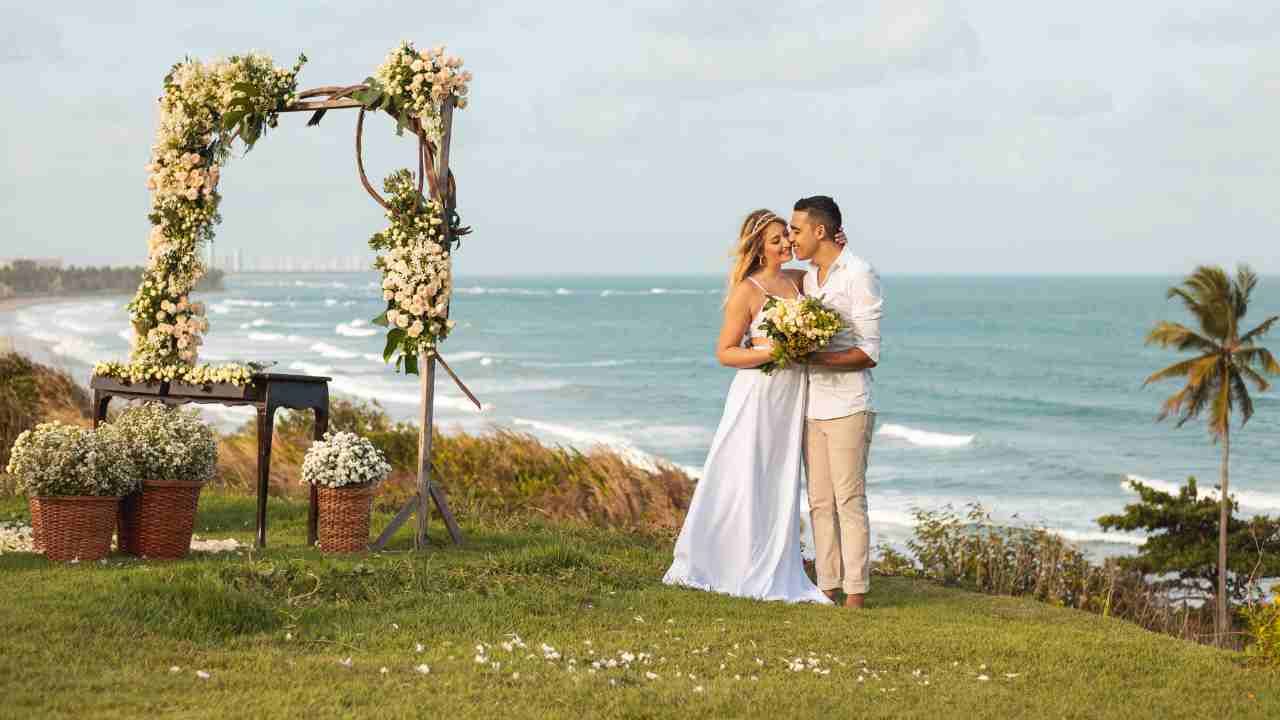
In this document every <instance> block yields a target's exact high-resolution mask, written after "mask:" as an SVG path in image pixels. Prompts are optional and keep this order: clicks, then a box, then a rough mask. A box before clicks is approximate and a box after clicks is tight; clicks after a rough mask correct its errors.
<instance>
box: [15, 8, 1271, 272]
mask: <svg viewBox="0 0 1280 720" xmlns="http://www.w3.org/2000/svg"><path fill="white" fill-rule="evenodd" d="M1277 37H1280V6H1277V5H1276V4H1275V3H1274V0H1272V1H1270V2H1267V1H1262V0H1242V1H1240V2H1196V3H1179V2H1168V1H1166V0H1158V1H1152V0H1130V1H1129V2H1123V3H1121V2H1115V1H1114V0H1108V1H1106V2H1101V1H1098V0H1074V1H1073V2H1071V3H1043V2H1029V3H1013V2H1009V1H1008V0H971V1H959V0H957V1H955V2H951V1H948V0H899V1H896V2H889V1H882V2H863V1H859V0H800V1H796V2H787V3H778V2H773V3H765V2H743V3H734V4H731V3H727V2H717V3H712V2H709V1H698V0H691V1H687V2H663V1H659V0H650V1H647V2H598V3H580V2H564V1H562V0H544V1H542V2H538V3H528V2H509V3H479V2H477V3H461V2H455V3H450V2H430V3H392V2H360V1H359V0H341V1H340V2H307V3H287V2H272V3H259V2H252V3H237V2H225V1H219V2H199V1H194V2H187V1H183V0H176V1H175V0H168V1H166V2H156V3H143V2H127V1H125V0H112V2H110V3H103V2H59V3H42V4H37V3H21V4H12V3H11V2H10V0H0V81H3V83H4V86H5V88H6V92H5V93H4V94H3V99H0V109H3V111H4V113H3V117H4V123H5V131H4V132H3V133H0V257H3V256H15V255H18V256H22V255H38V256H50V255H52V256H61V257H64V258H66V259H67V260H68V261H73V262H77V263H108V262H109V263H130V264H141V263H143V262H144V261H145V256H146V233H147V229H148V224H147V220H146V214H147V208H148V203H149V199H148V195H147V191H146V189H145V188H144V181H145V172H144V170H143V166H144V165H145V164H146V162H147V160H148V154H149V148H150V145H151V142H152V137H153V134H154V131H155V121H156V111H155V99H156V97H157V96H158V95H159V93H160V88H161V80H162V78H163V76H164V74H165V73H166V72H167V70H168V68H169V67H170V66H171V65H172V64H173V63H175V62H177V61H179V60H181V59H182V58H183V57H184V56H192V57H200V58H213V57H218V56H227V55H232V54H237V53H241V52H245V51H249V50H258V51H263V52H267V53H269V54H271V55H272V56H273V57H274V58H275V60H276V62H277V63H278V64H281V65H289V64H291V63H292V61H293V59H294V58H295V57H296V55H297V54H298V53H299V52H305V53H306V54H307V56H308V57H309V58H310V62H309V63H308V64H307V66H306V67H305V68H304V69H303V71H302V75H301V78H300V86H301V87H303V88H306V87H314V86H320V85H335V84H349V83H355V82H359V81H361V80H363V79H364V78H365V77H366V76H368V75H370V74H371V73H372V72H373V70H374V68H376V67H377V65H378V64H379V63H381V62H382V60H383V58H384V57H385V55H386V53H387V52H388V51H389V50H390V49H391V48H392V47H394V46H395V45H396V44H397V43H398V42H399V41H400V40H402V39H407V40H412V41H414V42H415V43H417V44H418V45H419V46H424V47H425V46H433V45H436V44H440V43H444V44H446V45H447V46H448V47H449V48H450V50H451V51H452V52H455V53H457V54H459V55H461V56H462V57H463V58H464V59H465V61H466V67H467V68H468V69H470V70H471V71H472V72H473V73H474V74H475V79H474V81H473V82H472V84H471V104H470V106H469V107H468V108H466V109H465V110H463V111H461V112H459V113H458V115H457V116H456V121H455V133H454V143H453V146H452V152H451V160H452V164H453V167H454V170H455V174H456V176H457V180H458V186H459V191H458V203H459V210H460V212H461V214H462V216H463V221H464V223H466V224H469V225H471V226H472V227H473V228H474V229H475V232H474V234H473V235H471V236H469V237H467V238H466V239H465V241H464V244H463V247H462V249H461V250H460V251H459V252H458V253H457V255H456V256H455V263H456V268H457V271H458V272H459V273H460V274H472V275H491V274H513V273H519V274H524V273H537V274H551V273H575V274H577V273H590V274H654V273H680V274H684V273H698V274H701V273H717V274H718V273H720V272H722V271H724V269H725V268H726V267H727V263H728V253H729V251H730V249H731V248H732V245H733V243H734V240H735V233H736V231H737V228H738V225H739V223H740V222H741V219H742V217H743V216H745V215H746V214H747V213H748V212H749V211H751V210H752V209H754V208H756V207H768V208H771V209H773V210H775V211H777V212H779V213H782V214H787V213H789V209H790V207H791V205H792V203H793V202H794V201H795V200H796V199H797V198H799V197H802V196H806V195H813V194H828V195H831V196H833V197H834V198H835V199H836V200H837V202H839V204H840V206H841V208H842V210H843V212H844V217H845V230H846V232H847V233H848V234H849V236H850V237H851V239H852V242H853V245H854V247H855V249H856V251H857V252H858V253H859V254H861V255H863V256H864V257H866V258H867V259H869V260H870V261H871V262H872V263H874V264H875V265H876V266H877V268H879V269H880V271H881V272H882V273H898V274H907V273H980V274H1006V273H1143V274H1146V273H1157V274H1169V275H1173V274H1181V273H1185V272H1187V271H1189V270H1190V269H1191V268H1192V267H1194V266H1195V265H1196V264H1198V263H1205V262H1212V263H1223V264H1231V265H1233V264H1235V263H1237V262H1249V263H1252V264H1253V265H1254V267H1255V268H1256V269H1258V270H1260V271H1262V272H1264V273H1271V274H1274V273H1280V250H1278V249H1277V248H1280V233H1278V232H1277V230H1280V193H1278V192H1277V191H1278V190H1280V187H1278V185H1277V179H1278V178H1280V175H1278V172H1277V171H1280V137H1278V131H1277V128H1280V44H1277V43H1276V42H1275V40H1276V38H1277ZM306 120H307V116H306V115H304V114H293V115H287V116H285V117H284V118H283V119H282V122H281V124H280V127H279V128H278V129H276V130H275V131H273V132H270V133H269V134H268V135H267V136H266V137H265V138H263V139H262V140H261V141H260V142H259V143H258V145H257V146H256V147H255V148H254V149H253V150H252V151H251V152H250V153H248V154H247V155H245V156H244V157H237V158H235V159H233V160H232V161H231V162H230V163H229V165H228V167H227V168H226V170H225V172H224V173H223V179H222V183H221V188H220V189H221V191H222V193H223V202H222V215H223V218H224V221H223V223H222V225H221V226H220V227H219V229H218V239H217V252H218V253H219V254H222V253H224V252H229V251H231V250H234V249H240V250H241V251H242V252H243V253H245V254H274V255H298V256H338V255H351V254H357V253H361V252H363V251H364V249H365V244H366V242H367V240H368V237H369V235H371V234H372V233H374V232H376V231H377V230H379V229H380V228H381V227H382V225H383V223H384V220H383V218H382V215H381V212H380V211H379V208H378V207H377V206H376V205H375V204H374V203H373V201H372V200H371V199H370V198H369V197H368V196H367V195H365V193H364V192H363V190H362V189H361V187H360V185H359V182H358V178H357V175H356V172H355V167H354V153H353V148H352V144H353V142H352V141H353V137H354V123H355V115H354V113H352V112H334V113H330V114H329V115H328V116H326V118H325V119H324V122H323V123H322V124H321V125H320V126H319V127H315V128H307V127H305V126H304V125H305V122H306ZM392 129H393V123H392V122H391V121H389V120H387V119H378V120H377V121H374V122H372V123H370V124H369V125H368V126H367V127H366V142H367V145H368V153H369V157H368V168H369V174H370V178H371V179H372V180H373V181H374V182H375V184H380V183H379V178H381V177H384V176H385V175H387V174H389V173H390V172H391V171H393V170H395V169H396V168H398V167H401V166H408V165H409V164H410V163H411V161H412V153H413V147H412V144H411V141H410V140H409V139H407V138H396V137H395V136H394V133H393V132H392Z"/></svg>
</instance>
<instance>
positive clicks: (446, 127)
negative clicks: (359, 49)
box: [280, 83, 483, 550]
mask: <svg viewBox="0 0 1280 720" xmlns="http://www.w3.org/2000/svg"><path fill="white" fill-rule="evenodd" d="M366 89H368V85H366V84H363V83H361V84H359V85H328V86H322V87H315V88H311V89H309V90H304V91H302V92H299V93H298V99H297V100H296V101H294V102H292V103H290V104H288V105H286V106H285V107H284V108H283V109H282V110H281V111H280V112H311V113H314V114H313V115H312V116H311V119H310V120H309V121H307V125H308V126H311V125H316V124H319V122H320V120H321V118H323V117H324V115H325V113H327V112H328V111H330V110H348V109H355V110H358V114H357V116H356V137H355V150H356V170H357V172H359V174H360V184H361V185H362V186H364V189H365V191H366V192H368V193H369V196H370V197H372V198H373V199H374V201H375V202H377V203H378V204H379V205H380V206H382V208H383V209H390V205H389V204H388V203H387V201H386V200H385V199H383V197H382V196H381V195H379V194H378V192H377V190H375V189H374V187H373V185H372V184H370V182H369V177H368V175H366V174H365V170H364V116H365V113H366V112H367V109H366V108H365V106H364V104H363V103H361V102H360V101H359V100H356V99H355V98H353V97H352V95H354V94H355V93H358V92H361V91H363V90H366ZM316 98H321V99H316ZM454 103H455V99H454V97H453V96H452V95H450V96H449V97H448V98H446V99H445V101H444V102H443V103H441V107H440V121H441V128H442V132H441V134H440V139H439V143H438V144H437V143H434V142H432V141H431V139H430V138H428V137H427V133H426V131H425V130H424V129H423V127H422V123H421V122H420V121H419V120H418V118H410V119H408V127H409V129H410V130H411V131H412V132H413V134H414V135H415V136H416V137H417V138H418V149H417V152H416V158H417V165H418V193H419V194H421V193H422V191H423V189H424V187H425V188H427V189H429V190H430V193H431V197H433V198H435V199H436V200H437V201H438V202H439V203H440V207H441V208H442V210H443V213H444V218H445V222H443V223H442V224H441V227H442V232H443V236H442V238H441V242H442V243H443V244H444V245H445V247H446V248H447V247H450V246H451V245H452V243H453V240H454V238H455V235H456V234H461V233H457V232H456V231H455V228H454V227H453V221H452V217H453V215H454V211H455V207H456V200H457V185H456V183H455V182H454V179H453V172H452V171H451V170H450V169H449V142H450V140H451V139H452V136H453V110H454ZM393 117H394V116H393ZM396 120H397V123H398V124H397V127H398V128H399V127H401V125H400V123H402V122H403V120H402V119H400V118H397V119H396ZM463 232H465V230H464V231H463ZM437 360H438V361H439V362H440V365H441V366H442V367H443V368H444V369H445V371H446V372H447V373H448V374H449V377H450V378H452V379H453V381H454V382H455V383H457V385H458V387H459V388H460V389H461V390H462V392H463V393H464V394H465V395H466V396H467V398H468V399H470V400H471V402H473V403H474V404H475V406H476V407H477V408H479V409H483V406H482V405H481V403H480V401H479V400H477V399H476V396H475V395H474V394H472V392H471V390H470V389H468V388H467V386H466V385H465V384H464V383H463V382H462V380H461V378H459V377H458V376H457V374H456V373H454V372H453V369H452V368H450V367H449V365H448V363H446V362H445V361H444V358H442V357H440V355H439V353H437V352H434V351H433V352H431V353H423V354H422V355H421V356H420V357H419V362H418V367H419V385H420V408H419V417H418V491H417V493H416V495H415V496H414V497H412V498H410V499H409V501H408V502H407V503H405V505H404V506H403V507H402V508H400V511H399V512H398V513H396V515H395V517H394V518H393V519H392V521H391V523H390V524H389V525H388V526H387V527H386V529H384V530H383V531H382V533H381V534H380V535H379V536H378V539H377V540H376V541H375V542H374V543H373V546H372V547H373V548H374V549H375V550H381V549H382V548H384V547H385V546H386V544H387V542H388V541H389V540H390V539H391V536H392V535H394V534H395V532H396V530H398V529H399V528H400V526H401V525H403V524H404V523H405V521H407V520H408V519H409V516H410V515H414V514H416V515H417V518H418V522H417V527H416V529H415V532H414V547H416V548H418V549H424V548H426V547H427V519H428V512H429V507H428V505H427V502H428V499H430V500H431V501H432V502H434V503H435V506H436V509H437V510H439V512H440V515H441V517H442V518H443V519H444V524H445V527H446V528H447V529H448V531H449V536H450V538H451V539H452V540H453V542H454V544H456V545H461V544H462V542H463V538H462V531H461V529H460V528H459V527H458V523H457V521H456V520H455V519H454V517H453V512H452V511H451V510H450V509H449V504H448V501H447V500H446V499H445V496H444V493H443V492H442V491H441V490H440V487H439V486H438V485H437V484H436V483H435V482H433V478H432V476H433V474H434V473H433V471H434V467H433V466H432V463H431V434H432V426H433V416H434V412H433V410H434V404H435V403H434V395H435V375H436V372H435V371H436V361H437Z"/></svg>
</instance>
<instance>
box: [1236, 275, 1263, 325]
mask: <svg viewBox="0 0 1280 720" xmlns="http://www.w3.org/2000/svg"><path fill="white" fill-rule="evenodd" d="M1257 286H1258V274H1257V273H1255V272H1254V271H1253V268H1251V267H1249V264H1248V263H1240V265H1238V266H1237V267H1236V281H1235V287H1234V293H1233V294H1234V295H1235V298H1234V299H1235V311H1236V312H1235V319H1236V321H1237V322H1239V321H1240V320H1241V319H1242V318H1244V316H1245V314H1247V313H1248V312H1249V296H1250V295H1252V294H1253V289H1254V288H1255V287H1257Z"/></svg>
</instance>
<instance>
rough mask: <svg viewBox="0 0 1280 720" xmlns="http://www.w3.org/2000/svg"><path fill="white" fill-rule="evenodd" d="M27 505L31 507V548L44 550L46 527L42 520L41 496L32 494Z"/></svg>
mask: <svg viewBox="0 0 1280 720" xmlns="http://www.w3.org/2000/svg"><path fill="white" fill-rule="evenodd" d="M27 507H28V508H30V509H31V549H32V550H34V551H36V552H38V553H42V552H44V528H43V527H41V525H42V523H41V521H40V498H38V497H36V496H35V495H32V496H31V497H29V498H27Z"/></svg>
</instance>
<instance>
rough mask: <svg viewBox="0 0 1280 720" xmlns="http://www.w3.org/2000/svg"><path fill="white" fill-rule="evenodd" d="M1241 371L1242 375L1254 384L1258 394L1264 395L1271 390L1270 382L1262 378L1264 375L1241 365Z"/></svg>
mask: <svg viewBox="0 0 1280 720" xmlns="http://www.w3.org/2000/svg"><path fill="white" fill-rule="evenodd" d="M1239 370H1240V374H1241V375H1243V376H1244V377H1245V378H1246V379H1248V380H1249V381H1250V382H1252V383H1253V387H1254V388H1256V389H1257V391H1258V392H1260V393H1264V392H1266V391H1268V390H1270V389H1271V383H1270V381H1268V380H1267V379H1266V378H1264V377H1262V375H1259V374H1258V371H1257V370H1254V369H1253V368H1251V367H1249V366H1248V365H1241V366H1240V367H1239Z"/></svg>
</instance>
